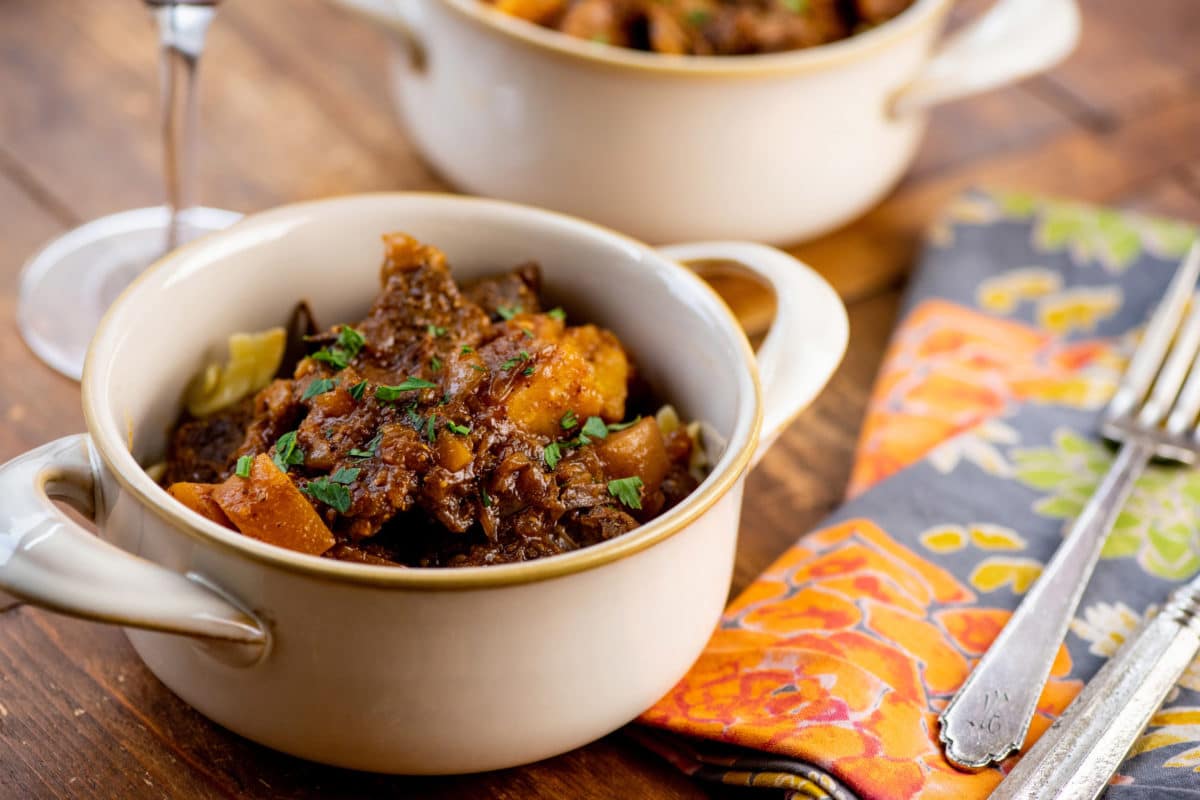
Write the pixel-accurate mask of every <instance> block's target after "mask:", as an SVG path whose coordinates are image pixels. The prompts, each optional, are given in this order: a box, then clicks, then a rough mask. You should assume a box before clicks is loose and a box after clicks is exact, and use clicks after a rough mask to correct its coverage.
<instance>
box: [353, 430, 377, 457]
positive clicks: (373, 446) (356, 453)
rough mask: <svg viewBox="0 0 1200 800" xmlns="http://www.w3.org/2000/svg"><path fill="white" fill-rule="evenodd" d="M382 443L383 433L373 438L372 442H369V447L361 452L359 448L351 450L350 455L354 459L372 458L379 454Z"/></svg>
mask: <svg viewBox="0 0 1200 800" xmlns="http://www.w3.org/2000/svg"><path fill="white" fill-rule="evenodd" d="M381 441H383V431H380V432H379V433H376V434H375V435H374V436H373V437H371V441H369V442H367V446H366V447H364V448H363V449H362V450H359V449H358V448H357V447H352V448H350V455H351V456H352V457H354V458H370V457H371V456H373V455H375V454H376V453H378V452H379V443H380V442H381Z"/></svg>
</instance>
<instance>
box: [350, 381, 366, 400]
mask: <svg viewBox="0 0 1200 800" xmlns="http://www.w3.org/2000/svg"><path fill="white" fill-rule="evenodd" d="M366 390H367V382H366V381H359V382H358V383H356V384H354V385H353V386H351V387H350V396H351V397H353V398H354V399H355V400H362V396H363V392H365V391H366Z"/></svg>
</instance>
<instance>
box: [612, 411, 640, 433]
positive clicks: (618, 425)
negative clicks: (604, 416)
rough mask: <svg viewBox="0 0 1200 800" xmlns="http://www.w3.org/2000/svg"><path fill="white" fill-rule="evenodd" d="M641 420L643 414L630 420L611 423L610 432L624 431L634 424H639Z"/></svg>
mask: <svg viewBox="0 0 1200 800" xmlns="http://www.w3.org/2000/svg"><path fill="white" fill-rule="evenodd" d="M641 421H642V415H641V414H638V415H637V416H636V417H634V418H633V419H631V420H629V422H618V423H615V424H613V425H609V426H608V432H609V433H616V432H617V431H623V430H625V429H626V428H632V427H633V426H634V425H637V424H638V423H639V422H641Z"/></svg>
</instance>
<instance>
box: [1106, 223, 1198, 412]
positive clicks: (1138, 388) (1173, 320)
mask: <svg viewBox="0 0 1200 800" xmlns="http://www.w3.org/2000/svg"><path fill="white" fill-rule="evenodd" d="M1198 276H1200V241H1197V242H1196V243H1194V244H1193V245H1192V247H1191V249H1190V250H1188V254H1187V257H1186V258H1185V259H1184V260H1183V263H1182V264H1180V265H1179V269H1177V270H1176V271H1175V277H1173V278H1171V283H1170V284H1169V285H1168V286H1167V291H1166V294H1164V295H1163V299H1162V301H1161V302H1159V304H1158V308H1157V309H1155V311H1154V315H1153V316H1152V317H1151V318H1150V322H1149V323H1148V324H1147V325H1146V331H1145V333H1144V334H1143V335H1142V341H1141V344H1139V345H1138V348H1137V350H1136V351H1135V352H1134V354H1133V358H1132V360H1130V362H1129V367H1128V368H1127V369H1126V370H1125V374H1124V376H1122V378H1121V383H1120V385H1119V386H1118V387H1117V391H1116V393H1115V394H1114V395H1113V398H1112V400H1111V401H1109V404H1108V416H1109V417H1111V418H1115V417H1120V416H1122V415H1124V414H1127V413H1129V412H1130V411H1132V410H1133V407H1134V405H1136V404H1137V403H1138V402H1139V401H1140V400H1141V399H1142V398H1143V397H1145V396H1146V391H1147V390H1148V389H1149V388H1150V383H1151V381H1153V380H1154V376H1155V375H1156V374H1157V373H1158V370H1159V367H1161V366H1162V361H1163V356H1164V355H1166V352H1167V348H1168V347H1169V346H1170V344H1171V339H1172V338H1173V337H1174V334H1175V330H1176V328H1178V327H1179V320H1180V318H1181V317H1182V316H1183V310H1184V307H1185V306H1186V304H1187V300H1188V298H1189V297H1190V296H1191V294H1192V292H1193V291H1194V290H1195V288H1196V278H1197V277H1198Z"/></svg>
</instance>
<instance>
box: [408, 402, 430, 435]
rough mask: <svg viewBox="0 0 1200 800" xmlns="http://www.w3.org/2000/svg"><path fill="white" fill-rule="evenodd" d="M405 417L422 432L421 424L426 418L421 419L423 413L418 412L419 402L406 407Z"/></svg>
mask: <svg viewBox="0 0 1200 800" xmlns="http://www.w3.org/2000/svg"><path fill="white" fill-rule="evenodd" d="M404 418H405V419H407V420H408V421H409V422H410V423H411V424H412V426H413V428H414V429H415V430H416V431H417V432H418V433H420V432H421V426H422V425H424V424H425V420H423V419H421V415H420V414H418V413H417V404H416V403H413V404H412V405H411V406H409V407H408V408H406V409H404Z"/></svg>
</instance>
